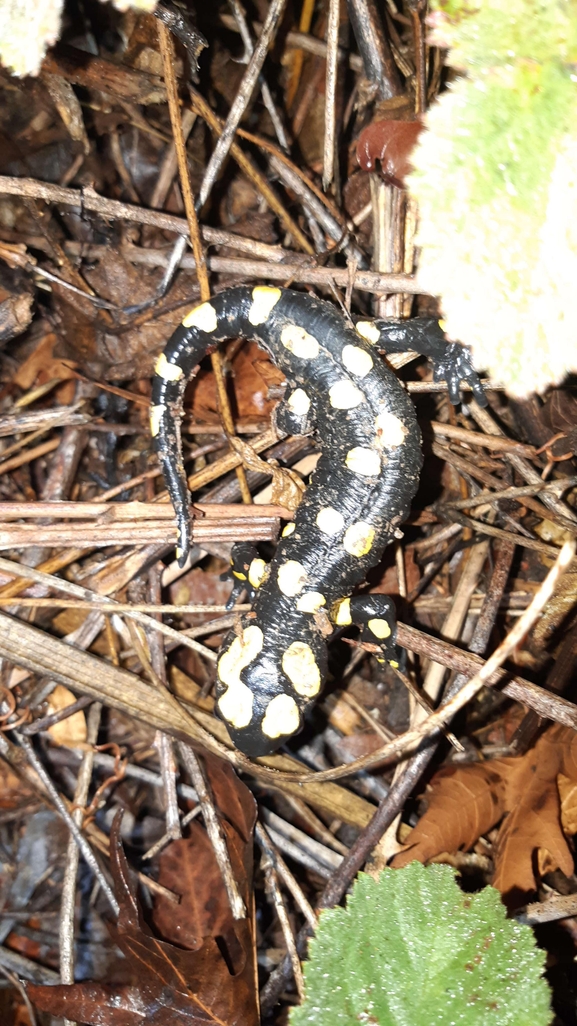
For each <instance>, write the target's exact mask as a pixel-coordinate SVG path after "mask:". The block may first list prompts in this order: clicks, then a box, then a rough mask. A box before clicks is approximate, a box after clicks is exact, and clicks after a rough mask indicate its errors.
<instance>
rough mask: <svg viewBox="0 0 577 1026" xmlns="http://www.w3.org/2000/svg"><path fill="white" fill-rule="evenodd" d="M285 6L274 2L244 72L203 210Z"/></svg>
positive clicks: (210, 167)
mask: <svg viewBox="0 0 577 1026" xmlns="http://www.w3.org/2000/svg"><path fill="white" fill-rule="evenodd" d="M285 5H286V0H271V3H270V5H269V9H268V12H267V16H266V20H265V23H264V25H263V27H262V32H261V34H260V37H259V39H258V41H257V44H256V46H255V48H254V50H253V53H252V57H251V59H250V61H249V63H248V66H247V69H246V71H245V73H244V76H243V79H242V82H241V84H240V88H239V90H238V92H237V94H236V97H235V99H234V102H233V104H232V107H231V108H230V111H229V114H228V117H227V119H226V123H225V125H224V128H223V130H222V134H221V136H220V138H219V140H218V142H217V144H216V146H215V148H214V150H213V152H212V154H211V157H210V160H209V162H208V164H207V167H206V170H205V173H204V178H203V180H202V185H201V187H200V194H199V197H198V205H199V207H200V208H201V209H202V207H203V206H204V204H205V203H206V201H207V199H208V197H209V195H210V193H211V191H212V187H213V185H214V183H215V181H216V179H217V176H218V173H219V171H220V169H221V167H222V165H223V163H224V161H225V159H226V157H227V155H228V152H229V150H230V148H231V145H232V142H233V139H234V134H235V132H236V129H237V127H238V125H239V124H240V120H241V118H242V116H243V114H244V112H245V110H246V108H247V106H248V104H249V103H250V100H251V97H252V94H253V91H254V87H255V85H256V83H257V79H258V76H259V74H260V72H261V71H262V66H263V64H264V62H265V59H266V55H267V52H268V48H269V46H270V44H271V43H272V41H273V39H274V37H275V35H276V31H277V29H278V26H279V24H280V20H281V18H282V15H283V12H284V9H285Z"/></svg>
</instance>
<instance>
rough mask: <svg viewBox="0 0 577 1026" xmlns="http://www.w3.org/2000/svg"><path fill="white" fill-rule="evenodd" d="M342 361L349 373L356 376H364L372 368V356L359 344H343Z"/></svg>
mask: <svg viewBox="0 0 577 1026" xmlns="http://www.w3.org/2000/svg"><path fill="white" fill-rule="evenodd" d="M342 356H343V363H344V365H345V367H346V368H347V370H348V371H350V372H351V374H355V375H356V377H357V378H366V376H367V374H368V373H369V371H372V369H373V358H372V356H371V354H370V353H367V350H366V349H361V347H360V346H351V345H347V346H343V353H342Z"/></svg>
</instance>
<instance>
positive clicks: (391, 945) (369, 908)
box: [290, 862, 552, 1026]
mask: <svg viewBox="0 0 577 1026" xmlns="http://www.w3.org/2000/svg"><path fill="white" fill-rule="evenodd" d="M309 957H310V960H309V961H308V962H307V963H305V970H304V973H305V991H306V999H305V1002H304V1004H303V1005H301V1006H300V1007H299V1008H294V1009H293V1010H292V1012H291V1016H290V1023H291V1026H311V1024H314V1026H339V1024H342V1026H345V1024H346V1026H353V1024H356V1023H361V1024H363V1023H366V1024H367V1026H433V1024H436V1026H446V1024H449V1023H450V1024H462V1026H547V1024H548V1023H550V1022H551V1019H552V1013H551V1009H550V1004H549V988H548V986H547V984H546V982H545V980H543V979H542V976H541V974H542V972H543V965H544V954H543V952H541V951H540V950H539V949H538V948H537V947H536V945H535V940H534V937H533V932H532V930H531V929H530V927H528V926H523V925H521V924H520V923H516V922H514V921H512V920H508V919H507V918H506V912H505V908H504V906H503V904H502V903H501V899H500V896H499V893H498V891H496V890H495V889H494V888H492V887H486V888H485V889H484V890H483V891H481V892H480V893H479V894H464V893H463V892H462V891H461V890H460V888H459V887H458V885H457V883H456V881H455V875H454V872H453V870H452V869H451V868H450V867H449V866H442V865H432V866H422V865H421V864H420V863H417V862H413V863H411V865H410V866H407V867H406V869H385V870H384V871H383V872H382V873H381V874H380V875H379V877H378V879H376V880H375V879H373V877H371V876H368V875H367V874H364V873H362V874H361V875H360V876H359V878H358V879H357V882H356V883H355V885H354V887H353V891H352V894H351V896H350V898H349V899H348V902H347V907H346V909H342V908H337V909H331V910H328V911H326V912H323V913H322V914H321V916H320V920H319V926H318V930H317V933H316V936H315V938H314V939H313V940H312V941H311V944H310V952H309Z"/></svg>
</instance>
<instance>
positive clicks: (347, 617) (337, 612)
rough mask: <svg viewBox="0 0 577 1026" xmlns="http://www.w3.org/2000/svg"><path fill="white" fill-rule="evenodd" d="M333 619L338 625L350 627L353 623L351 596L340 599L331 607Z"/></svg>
mask: <svg viewBox="0 0 577 1026" xmlns="http://www.w3.org/2000/svg"><path fill="white" fill-rule="evenodd" d="M331 620H332V621H333V623H336V625H337V627H348V625H349V624H350V623H352V622H353V621H352V617H351V600H350V598H342V599H339V600H338V602H335V604H334V605H333V607H332V609H331Z"/></svg>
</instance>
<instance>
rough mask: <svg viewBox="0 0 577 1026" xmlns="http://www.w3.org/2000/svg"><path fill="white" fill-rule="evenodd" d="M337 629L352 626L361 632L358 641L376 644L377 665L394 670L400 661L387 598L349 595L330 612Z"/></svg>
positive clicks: (391, 606) (390, 602)
mask: <svg viewBox="0 0 577 1026" xmlns="http://www.w3.org/2000/svg"><path fill="white" fill-rule="evenodd" d="M331 615H332V619H333V621H334V622H335V623H336V624H337V626H342V627H345V626H347V625H348V624H354V625H355V626H356V627H360V629H361V641H363V642H366V643H368V644H371V645H378V646H379V648H380V650H381V654H380V655H378V656H377V657H376V658H377V662H380V663H382V662H387V663H390V664H391V666H393V667H395V668H396V667H398V666H399V665H401V663H402V661H403V650H402V649H400V648H399V647H398V646H397V644H396V641H397V618H396V614H395V603H394V602H393V600H392V599H390V598H389V597H388V595H370V594H369V595H353V596H352V598H350V599H349V598H346V599H341V600H340V602H338V603H336V604H335V606H334V607H333V609H332V611H331Z"/></svg>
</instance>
